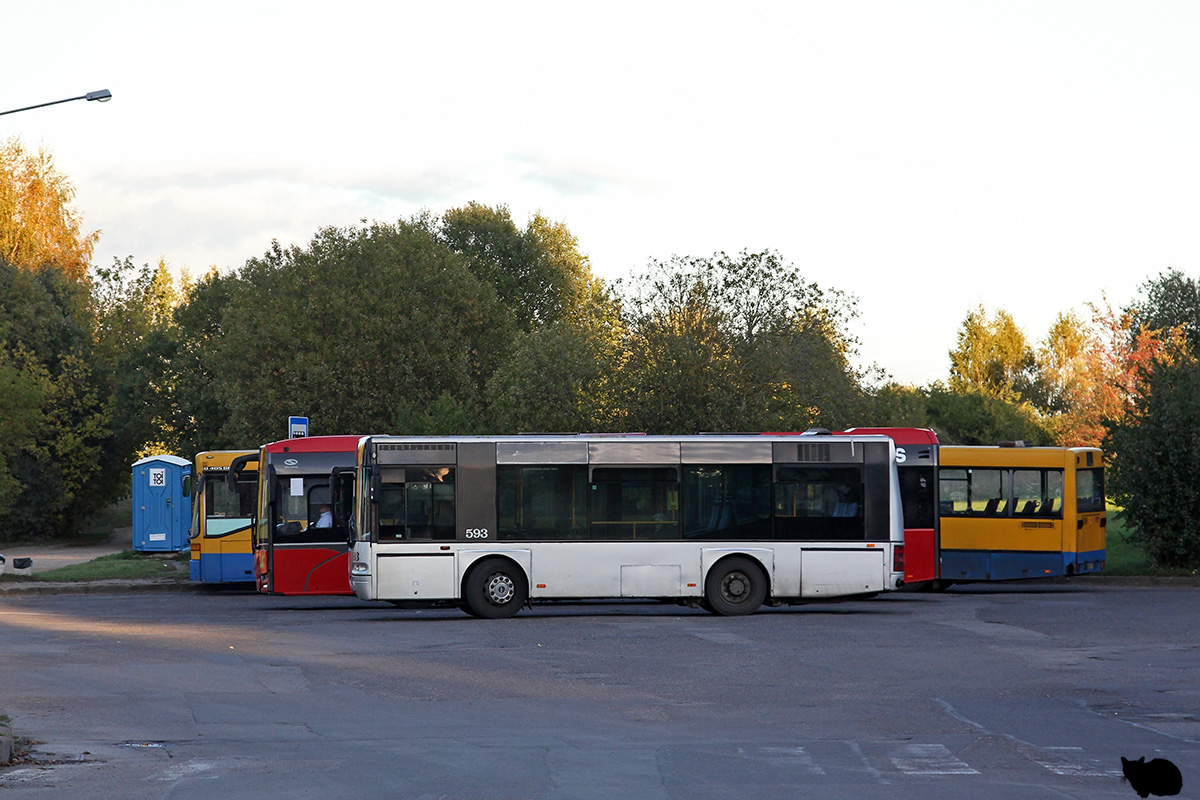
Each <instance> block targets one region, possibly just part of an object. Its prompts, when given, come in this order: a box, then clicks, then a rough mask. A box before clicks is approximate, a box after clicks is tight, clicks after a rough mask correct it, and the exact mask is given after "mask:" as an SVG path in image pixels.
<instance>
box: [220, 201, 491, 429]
mask: <svg viewBox="0 0 1200 800" xmlns="http://www.w3.org/2000/svg"><path fill="white" fill-rule="evenodd" d="M229 289H230V291H229V298H228V301H227V303H226V304H225V306H224V309H223V311H222V313H221V322H220V326H221V333H220V338H219V340H218V341H217V342H216V343H215V345H214V348H213V353H212V356H211V358H210V359H209V362H208V363H209V368H210V369H211V370H212V374H213V376H214V383H215V385H216V387H217V393H218V394H219V396H221V397H222V398H223V401H224V402H225V403H227V404H228V408H229V416H228V419H227V421H226V423H225V426H224V427H223V428H222V431H221V436H222V438H224V439H226V440H231V441H234V442H239V443H242V446H245V445H246V444H250V443H257V442H263V441H271V440H273V439H277V438H280V436H281V435H282V426H283V422H284V420H285V418H286V417H287V416H288V415H289V414H296V413H304V414H305V415H306V416H308V417H309V418H310V419H311V421H312V426H313V430H314V433H315V432H318V431H321V432H328V433H353V432H362V433H366V432H371V431H375V432H378V431H390V432H393V433H407V432H410V427H411V426H413V425H414V424H418V423H419V424H424V423H423V422H421V418H422V417H421V415H422V412H423V410H425V409H427V408H428V407H430V405H431V404H433V403H434V402H435V401H438V400H439V398H441V397H442V396H443V395H444V394H446V395H448V396H449V397H450V398H451V399H452V400H453V402H454V403H455V404H456V405H457V406H458V407H459V408H462V409H469V410H470V412H471V413H472V414H479V413H481V412H482V410H483V408H484V404H483V401H482V394H483V387H484V384H485V383H486V380H487V378H488V377H490V376H491V375H492V373H493V372H494V371H495V368H496V364H497V363H498V361H499V359H500V357H501V354H502V353H503V352H505V349H506V347H507V344H508V342H509V340H510V338H511V332H510V331H511V329H510V325H509V323H508V321H507V320H506V317H505V315H504V313H503V310H502V309H501V307H500V305H499V302H498V300H497V298H496V292H495V290H494V289H493V288H492V286H491V285H490V284H487V283H485V282H483V281H480V280H479V279H478V278H477V277H476V276H475V275H473V274H472V272H471V271H470V269H468V267H467V265H466V263H465V262H464V260H463V259H462V257H460V256H458V255H457V254H455V253H453V252H452V251H451V250H450V249H449V248H447V247H446V246H445V245H444V244H443V243H442V242H440V241H439V240H438V239H437V237H436V236H435V234H434V233H433V232H432V231H431V230H430V229H429V226H428V225H427V224H426V223H425V221H424V220H422V219H421V218H417V219H414V220H412V221H403V220H402V221H400V222H398V223H396V224H394V225H389V224H383V223H375V224H373V225H370V226H364V227H361V228H332V227H330V228H324V229H322V230H321V231H319V232H318V233H317V234H316V236H315V237H314V238H313V240H312V241H311V242H310V243H309V245H308V246H307V247H304V248H301V247H290V248H287V249H284V248H283V247H281V246H280V245H279V244H278V243H275V244H274V245H273V246H272V248H271V249H270V250H269V251H268V252H267V253H265V254H264V255H263V256H262V257H260V258H255V259H251V260H250V261H248V262H247V263H246V265H245V266H244V267H243V269H242V270H241V271H240V272H239V273H238V275H237V276H236V280H235V281H233V282H232V283H231V284H230V287H229ZM414 420H416V421H417V422H414Z"/></svg>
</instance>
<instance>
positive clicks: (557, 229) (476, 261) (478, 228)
mask: <svg viewBox="0 0 1200 800" xmlns="http://www.w3.org/2000/svg"><path fill="white" fill-rule="evenodd" d="M431 227H432V228H433V230H434V231H435V232H436V234H437V236H438V238H439V239H440V240H441V241H442V242H443V243H445V244H446V245H447V246H448V247H450V248H451V249H452V250H454V252H456V253H459V254H460V255H462V256H463V257H464V258H465V259H466V262H467V264H468V266H469V267H470V269H471V271H472V272H473V273H474V274H475V276H476V277H477V278H479V279H480V280H483V281H486V282H487V283H489V284H491V285H492V287H493V288H494V289H495V291H496V296H497V298H498V299H499V301H500V304H501V306H502V307H503V308H504V309H505V310H506V311H507V313H509V314H510V315H511V316H512V318H513V320H514V322H515V324H516V326H517V328H518V329H519V330H522V331H528V330H531V329H533V328H535V327H537V326H539V325H546V324H550V323H552V322H556V321H558V320H561V319H567V318H570V316H571V315H572V314H573V313H575V312H576V310H577V309H579V308H580V307H581V306H582V305H583V304H584V303H585V302H586V301H587V299H588V297H589V296H590V295H591V294H592V293H593V291H594V290H595V288H596V287H595V283H596V281H595V279H594V278H593V277H592V274H591V267H590V265H589V263H588V259H587V256H585V255H583V254H582V253H581V252H580V251H579V242H578V240H576V238H575V236H574V235H572V234H571V232H570V231H569V230H568V229H567V227H566V225H565V224H563V223H560V222H552V221H550V220H548V219H546V218H545V217H543V216H542V215H541V214H535V215H533V216H532V217H531V218H530V220H529V223H528V224H527V225H526V227H525V230H524V231H522V230H519V229H518V228H517V226H516V224H515V223H514V222H513V220H512V216H511V215H510V213H509V210H508V207H507V206H503V205H500V206H496V207H495V208H489V207H488V206H484V205H481V204H479V203H475V202H471V203H468V204H467V205H465V206H463V207H462V208H454V209H451V210H449V211H447V212H446V213H445V214H444V215H443V216H442V218H441V220H440V222H439V223H438V224H436V225H432V226H431Z"/></svg>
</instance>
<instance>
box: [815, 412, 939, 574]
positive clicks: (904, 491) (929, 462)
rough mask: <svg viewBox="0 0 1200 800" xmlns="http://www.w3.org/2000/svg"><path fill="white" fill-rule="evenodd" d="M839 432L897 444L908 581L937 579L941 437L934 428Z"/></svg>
mask: <svg viewBox="0 0 1200 800" xmlns="http://www.w3.org/2000/svg"><path fill="white" fill-rule="evenodd" d="M836 433H837V434H838V435H841V434H849V435H855V436H857V435H864V434H882V435H884V436H890V437H891V439H892V441H893V442H895V443H896V467H897V472H898V474H899V476H900V500H901V502H902V504H903V505H904V582H905V583H906V584H910V583H923V582H924V581H932V580H937V579H938V577H939V572H940V570H939V568H938V566H939V563H940V561H941V553H940V548H939V543H938V504H937V498H938V495H937V489H938V474H937V470H938V438H937V433H935V432H934V431H933V430H931V429H930V428H850V429H849V430H846V431H837V432H836Z"/></svg>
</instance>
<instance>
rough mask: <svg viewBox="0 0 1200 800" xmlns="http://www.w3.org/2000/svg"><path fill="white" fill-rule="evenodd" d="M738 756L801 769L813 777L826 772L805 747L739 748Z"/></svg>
mask: <svg viewBox="0 0 1200 800" xmlns="http://www.w3.org/2000/svg"><path fill="white" fill-rule="evenodd" d="M738 755H740V756H743V757H744V758H753V759H757V760H761V761H769V762H771V763H773V764H777V765H780V766H787V767H799V768H800V769H802V770H804V771H805V772H807V773H809V774H811V775H824V774H825V770H823V769H821V767H820V766H819V765H818V764H817V762H815V761H813V757H812V756H811V755H809V754H808V753H807V752H805V750H804V748H803V747H768V746H763V747H739V748H738Z"/></svg>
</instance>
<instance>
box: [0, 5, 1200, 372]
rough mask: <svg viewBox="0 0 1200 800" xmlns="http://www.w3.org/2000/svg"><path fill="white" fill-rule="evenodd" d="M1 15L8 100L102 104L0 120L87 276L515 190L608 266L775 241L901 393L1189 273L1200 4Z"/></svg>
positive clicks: (1193, 267) (1193, 264) (229, 252)
mask: <svg viewBox="0 0 1200 800" xmlns="http://www.w3.org/2000/svg"><path fill="white" fill-rule="evenodd" d="M10 6H11V7H9V8H6V9H5V11H4V14H3V26H4V29H5V36H4V39H5V45H4V47H3V48H2V49H0V74H3V75H4V76H5V77H6V80H4V81H3V84H2V85H0V111H6V110H8V109H12V108H18V107H21V106H26V105H31V104H34V103H40V102H45V101H48V100H56V99H61V98H66V97H73V96H77V95H82V94H84V93H85V92H88V91H91V90H94V89H109V90H110V91H111V92H112V93H113V99H112V101H111V102H108V103H105V104H99V103H85V102H84V101H79V102H71V103H64V104H61V105H57V106H52V107H50V108H43V109H37V110H32V111H26V112H21V113H19V114H12V115H8V116H3V117H0V137H3V138H8V137H11V136H17V137H19V138H20V139H21V140H22V141H23V142H24V143H25V144H26V145H27V146H31V147H36V146H38V145H44V146H46V147H47V148H49V149H50V150H51V151H52V152H53V153H54V155H55V158H56V163H57V165H58V167H59V169H60V170H61V171H63V172H64V173H66V174H67V175H68V176H69V177H70V178H71V180H72V181H73V182H74V184H75V186H76V188H77V190H78V194H77V197H76V205H77V209H78V210H79V212H80V213H81V214H82V216H83V220H84V225H85V227H86V228H87V229H88V230H95V229H99V230H101V231H102V234H101V238H100V242H99V245H98V247H97V249H96V253H95V260H96V261H97V262H98V263H103V264H108V263H110V262H111V261H112V259H113V257H114V256H116V257H122V258H123V257H124V256H127V255H130V256H133V258H134V260H135V262H137V263H139V264H140V263H145V262H151V263H153V262H156V261H157V260H158V259H159V258H160V257H162V258H165V259H166V260H167V262H168V263H169V264H171V265H172V266H173V267H176V268H178V267H187V268H188V269H189V270H190V271H191V272H192V273H193V274H195V273H198V272H202V271H204V270H205V269H206V268H207V267H209V266H210V265H216V266H217V267H218V268H220V269H222V270H228V269H233V268H236V267H239V266H241V265H242V264H243V263H244V262H245V261H246V259H248V258H251V257H254V256H257V255H261V254H262V253H263V252H264V251H265V250H266V249H267V248H268V247H269V246H270V243H271V240H272V239H278V240H279V241H280V242H282V243H284V244H285V245H287V244H300V245H304V244H306V243H308V242H309V241H310V240H311V238H312V236H313V234H314V233H315V232H316V231H317V229H318V228H320V227H323V226H326V225H339V226H340V225H350V224H354V223H356V222H357V221H358V220H360V219H362V218H367V219H369V220H387V221H393V220H395V219H397V218H400V217H407V216H410V215H412V214H414V213H417V212H419V211H420V210H422V209H429V210H431V211H433V212H441V211H444V210H445V209H447V208H451V207H455V206H461V205H463V204H465V203H467V202H469V201H472V200H474V201H478V202H481V203H485V204H487V205H497V204H507V205H508V206H509V208H510V209H511V211H512V213H513V217H514V219H515V221H516V222H517V224H518V225H521V226H523V225H524V223H525V222H526V221H527V220H528V218H529V215H530V214H532V213H534V212H538V211H540V212H541V213H542V214H544V215H545V216H547V217H549V218H550V219H554V220H559V221H562V222H565V223H566V224H567V226H568V227H569V228H570V230H571V231H572V232H573V233H574V234H575V235H576V236H577V237H578V239H579V243H580V247H581V249H582V250H583V251H584V252H585V253H586V254H587V255H588V256H589V257H590V259H591V263H592V269H593V271H594V272H595V273H596V274H597V275H598V276H600V277H602V278H604V279H606V280H613V279H617V278H620V277H622V276H627V275H630V274H632V273H634V272H638V271H641V270H642V269H644V267H645V265H646V264H647V262H648V261H649V260H651V259H667V258H669V257H670V256H671V255H674V254H678V255H687V256H707V255H712V254H713V253H715V252H717V251H725V252H728V253H731V254H732V253H737V252H740V251H742V250H751V251H759V250H764V249H772V250H776V251H778V252H779V253H781V254H782V255H783V256H784V257H785V258H786V259H787V260H789V261H791V262H793V263H795V264H797V265H798V266H799V267H800V269H801V271H802V272H803V273H804V275H805V276H806V277H807V278H808V279H809V280H812V281H815V282H817V283H818V284H819V285H820V286H822V287H825V288H835V289H840V290H842V291H844V292H847V293H849V294H851V295H854V296H856V297H858V300H859V302H858V307H859V310H860V312H861V316H860V318H859V319H858V320H857V321H856V323H855V326H854V329H853V331H852V332H853V333H854V334H855V335H857V336H858V338H859V339H860V340H861V342H862V347H861V359H860V360H861V361H862V362H863V363H864V364H870V363H876V364H878V365H879V366H882V367H883V368H884V369H886V370H887V371H888V372H889V373H890V374H891V375H892V376H893V377H894V378H895V379H896V380H898V381H901V382H904V383H918V384H922V383H925V382H928V381H931V380H935V379H944V378H945V376H946V374H947V370H948V364H949V359H948V356H947V353H948V351H949V350H950V349H951V348H953V346H954V341H955V335H956V333H957V331H958V329H959V327H960V325H961V323H962V320H963V318H964V317H965V316H966V314H967V312H968V310H970V309H971V308H972V307H974V306H976V305H978V304H983V305H984V306H985V307H986V308H987V309H988V310H989V312H992V311H995V310H996V309H998V308H1005V309H1007V310H1008V311H1009V312H1010V313H1012V314H1013V316H1014V317H1015V318H1016V320H1017V322H1018V324H1020V325H1021V326H1022V327H1023V328H1024V330H1025V332H1026V334H1027V335H1028V336H1029V337H1030V339H1032V340H1034V341H1036V340H1040V339H1041V338H1042V337H1044V336H1045V334H1046V332H1047V331H1048V329H1049V327H1050V325H1051V323H1052V322H1053V320H1054V317H1055V315H1056V314H1057V313H1058V312H1060V311H1068V310H1072V309H1075V310H1077V311H1080V312H1081V313H1086V312H1085V310H1084V308H1083V305H1084V304H1085V303H1087V302H1099V301H1100V300H1101V297H1102V294H1107V297H1108V299H1109V300H1110V301H1112V302H1113V303H1114V305H1118V306H1119V305H1124V304H1126V303H1128V301H1129V300H1130V299H1132V298H1133V297H1134V296H1135V293H1136V291H1137V287H1138V286H1139V285H1140V284H1142V283H1144V282H1145V281H1146V280H1148V279H1150V278H1153V277H1155V276H1157V275H1158V274H1159V273H1161V272H1163V271H1165V270H1166V269H1168V268H1171V267H1174V268H1177V269H1180V270H1182V271H1183V272H1185V273H1187V274H1188V275H1192V276H1195V275H1197V274H1200V267H1198V266H1197V265H1198V264H1200V236H1198V235H1197V220H1198V219H1200V102H1198V99H1197V91H1198V87H1200V46H1197V42H1200V3H1195V2H1191V1H1189V2H1124V3H1115V2H1102V1H1101V0H1086V1H1084V2H1048V1H1047V0H1038V1H1037V2H1014V0H1003V2H970V0H950V1H949V2H931V1H928V0H926V1H920V2H894V1H891V0H888V1H886V2H853V3H833V2H828V0H820V1H819V2H790V3H754V2H742V3H737V4H732V3H704V2H688V3H682V2H680V3H652V2H646V1H645V0H642V2H636V3H621V2H609V3H603V4H596V3H588V4H583V3H563V2H546V3H534V2H507V3H482V2H480V3H476V2H462V3H449V2H448V3H430V2H422V3H415V2H395V1H393V2H362V1H360V0H342V1H341V2H337V3H329V2H320V3H314V2H295V1H294V0H293V1H292V2H267V1H263V0H250V2H245V1H243V2H236V3H235V2H228V0H209V2H206V3H202V4H197V5H194V6H184V5H180V4H176V3H163V2H161V0H159V1H157V2H142V1H141V0H135V1H132V2H122V1H121V0H115V1H114V2H107V3H97V2H95V1H94V0H89V1H88V2H57V1H56V0H42V2H37V3H33V2H28V3H21V4H10ZM369 301H370V300H369V298H364V302H369Z"/></svg>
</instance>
